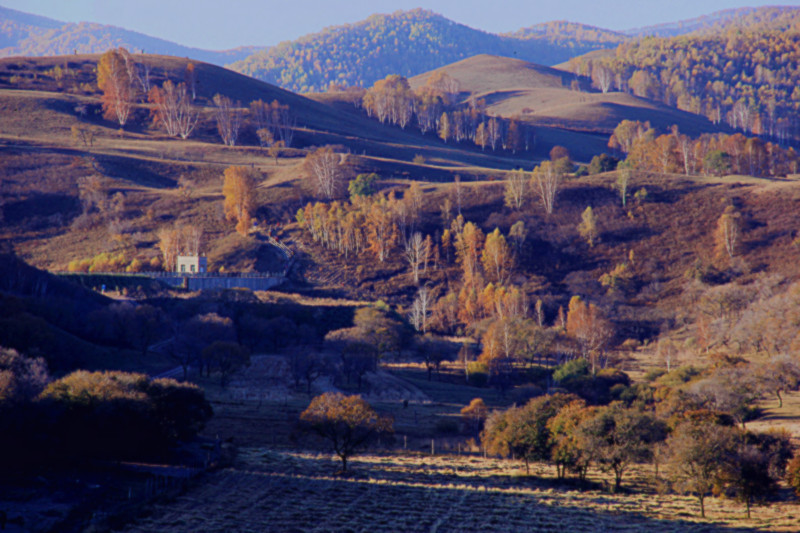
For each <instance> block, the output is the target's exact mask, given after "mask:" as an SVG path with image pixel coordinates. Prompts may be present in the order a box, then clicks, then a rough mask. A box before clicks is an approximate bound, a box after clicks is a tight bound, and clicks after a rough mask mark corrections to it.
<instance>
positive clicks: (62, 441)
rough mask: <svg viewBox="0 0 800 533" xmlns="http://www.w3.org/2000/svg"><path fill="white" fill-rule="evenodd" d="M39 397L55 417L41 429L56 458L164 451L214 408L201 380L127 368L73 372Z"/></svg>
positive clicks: (129, 455) (148, 454) (191, 433)
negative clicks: (193, 381) (155, 377)
mask: <svg viewBox="0 0 800 533" xmlns="http://www.w3.org/2000/svg"><path fill="white" fill-rule="evenodd" d="M39 401H40V407H41V408H42V409H43V411H44V412H45V413H46V414H47V416H48V417H49V419H50V420H51V421H52V422H51V423H50V425H49V426H47V427H45V428H39V431H43V432H44V434H46V435H47V436H48V438H47V440H48V441H49V442H48V444H47V453H48V454H49V455H50V456H51V457H53V458H56V459H58V458H59V457H62V458H73V459H75V458H103V459H144V458H153V457H160V456H163V454H164V453H165V452H166V451H167V450H168V449H169V447H171V446H172V445H174V444H176V443H177V442H178V441H180V440H186V439H188V438H191V437H192V436H194V435H195V434H196V433H197V431H199V430H200V429H201V428H202V427H203V425H204V424H205V422H206V420H208V419H209V418H210V417H211V414H212V411H211V406H210V405H209V404H208V402H207V401H206V400H205V397H204V394H203V391H202V390H201V389H199V388H198V387H196V386H195V385H191V384H187V383H178V382H177V381H174V380H171V379H159V380H151V379H150V378H149V377H148V376H146V375H144V374H131V373H125V372H87V371H84V370H80V371H77V372H73V373H72V374H69V375H67V376H65V377H63V378H61V379H59V380H57V381H54V382H53V383H51V384H50V385H48V386H47V388H46V389H45V390H44V392H43V393H42V394H41V396H40V400H39Z"/></svg>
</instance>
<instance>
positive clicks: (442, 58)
mask: <svg viewBox="0 0 800 533" xmlns="http://www.w3.org/2000/svg"><path fill="white" fill-rule="evenodd" d="M587 35H589V34H587ZM613 44H615V43H614V42H613V41H606V40H603V39H595V38H591V37H589V38H586V39H585V38H584V35H583V34H581V33H580V32H579V31H577V29H576V31H575V32H574V34H573V35H569V34H563V35H561V36H560V37H559V38H554V36H553V35H552V34H551V33H549V32H544V33H542V32H539V31H536V30H531V31H529V32H524V31H522V32H518V34H514V35H496V34H492V33H487V32H483V31H480V30H476V29H473V28H470V27H468V26H465V25H463V24H458V23H455V22H453V21H451V20H449V19H447V18H445V17H443V16H441V15H438V14H436V13H433V12H431V11H427V10H423V9H414V10H411V11H398V12H395V13H392V14H389V15H373V16H371V17H369V18H368V19H366V20H364V21H361V22H357V23H355V24H347V25H344V26H336V27H331V28H326V29H325V30H323V31H321V32H319V33H315V34H311V35H306V36H304V37H301V38H299V39H297V40H295V41H290V42H284V43H280V44H279V45H277V46H275V47H273V48H270V49H267V50H263V51H260V52H256V53H255V54H253V55H252V56H250V57H248V58H246V59H244V60H241V61H238V62H236V63H234V64H233V65H231V68H233V69H235V70H237V71H239V72H242V73H244V74H248V75H250V76H253V77H256V78H259V79H262V80H264V81H268V82H270V83H275V84H277V85H280V86H282V87H286V88H289V89H291V90H293V91H298V92H314V91H324V90H325V89H327V88H328V86H329V85H330V84H332V83H334V84H342V85H360V86H369V85H371V84H372V83H374V82H375V81H376V80H379V79H381V78H383V77H385V76H387V75H388V74H400V75H403V76H407V77H408V76H413V75H415V74H419V73H420V72H425V71H427V70H431V69H434V68H438V67H441V66H443V65H446V64H448V63H452V62H454V61H458V60H460V59H464V58H467V57H470V56H474V55H477V54H494V55H499V56H506V57H516V58H519V59H525V60H529V61H535V62H537V63H541V64H555V63H561V62H563V61H566V60H567V59H568V58H570V57H573V56H575V55H579V54H581V53H584V52H588V51H590V50H594V49H597V48H607V47H610V46H612V45H613ZM333 65H335V68H331V67H332V66H333Z"/></svg>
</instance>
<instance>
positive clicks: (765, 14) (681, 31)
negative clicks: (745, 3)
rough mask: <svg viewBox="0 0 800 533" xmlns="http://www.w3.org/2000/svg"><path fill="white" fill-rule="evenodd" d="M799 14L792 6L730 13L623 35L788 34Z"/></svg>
mask: <svg viewBox="0 0 800 533" xmlns="http://www.w3.org/2000/svg"><path fill="white" fill-rule="evenodd" d="M797 11H798V10H797V8H796V7H791V6H771V7H758V8H755V7H742V8H738V9H726V10H723V11H717V12H715V13H711V14H710V15H703V16H702V17H697V18H693V19H689V20H682V21H679V22H670V23H667V24H657V25H654V26H646V27H644V28H636V29H632V30H627V31H625V32H623V33H624V34H626V35H630V36H634V37H646V36H652V37H677V36H679V35H686V34H687V33H694V34H710V33H721V32H725V31H727V30H729V29H731V28H747V29H748V30H750V31H752V30H756V29H758V30H784V31H785V30H788V29H790V28H792V27H794V28H796V27H797Z"/></svg>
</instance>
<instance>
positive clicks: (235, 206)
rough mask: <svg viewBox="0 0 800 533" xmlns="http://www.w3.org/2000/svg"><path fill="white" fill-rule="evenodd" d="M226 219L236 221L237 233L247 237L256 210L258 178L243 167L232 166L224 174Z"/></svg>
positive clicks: (223, 186)
mask: <svg viewBox="0 0 800 533" xmlns="http://www.w3.org/2000/svg"><path fill="white" fill-rule="evenodd" d="M223 180H224V181H223V184H222V194H223V196H224V197H225V201H224V209H225V218H227V219H228V220H229V221H236V231H237V232H239V233H240V234H241V235H247V232H248V231H250V226H251V225H252V216H253V213H254V212H255V208H256V176H255V175H254V173H253V171H252V170H251V169H249V168H247V167H243V166H232V167H228V168H226V169H225V173H224V174H223Z"/></svg>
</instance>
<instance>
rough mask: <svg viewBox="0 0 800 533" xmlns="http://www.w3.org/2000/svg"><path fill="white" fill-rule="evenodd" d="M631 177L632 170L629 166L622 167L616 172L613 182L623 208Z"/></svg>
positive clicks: (626, 199)
mask: <svg viewBox="0 0 800 533" xmlns="http://www.w3.org/2000/svg"><path fill="white" fill-rule="evenodd" d="M632 177H633V171H632V170H631V169H629V168H623V169H620V170H619V171H618V172H617V179H616V181H615V182H614V184H615V185H616V187H617V191H619V197H620V199H621V200H622V207H623V208H625V206H626V204H627V203H628V187H629V186H630V183H631V178H632Z"/></svg>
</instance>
